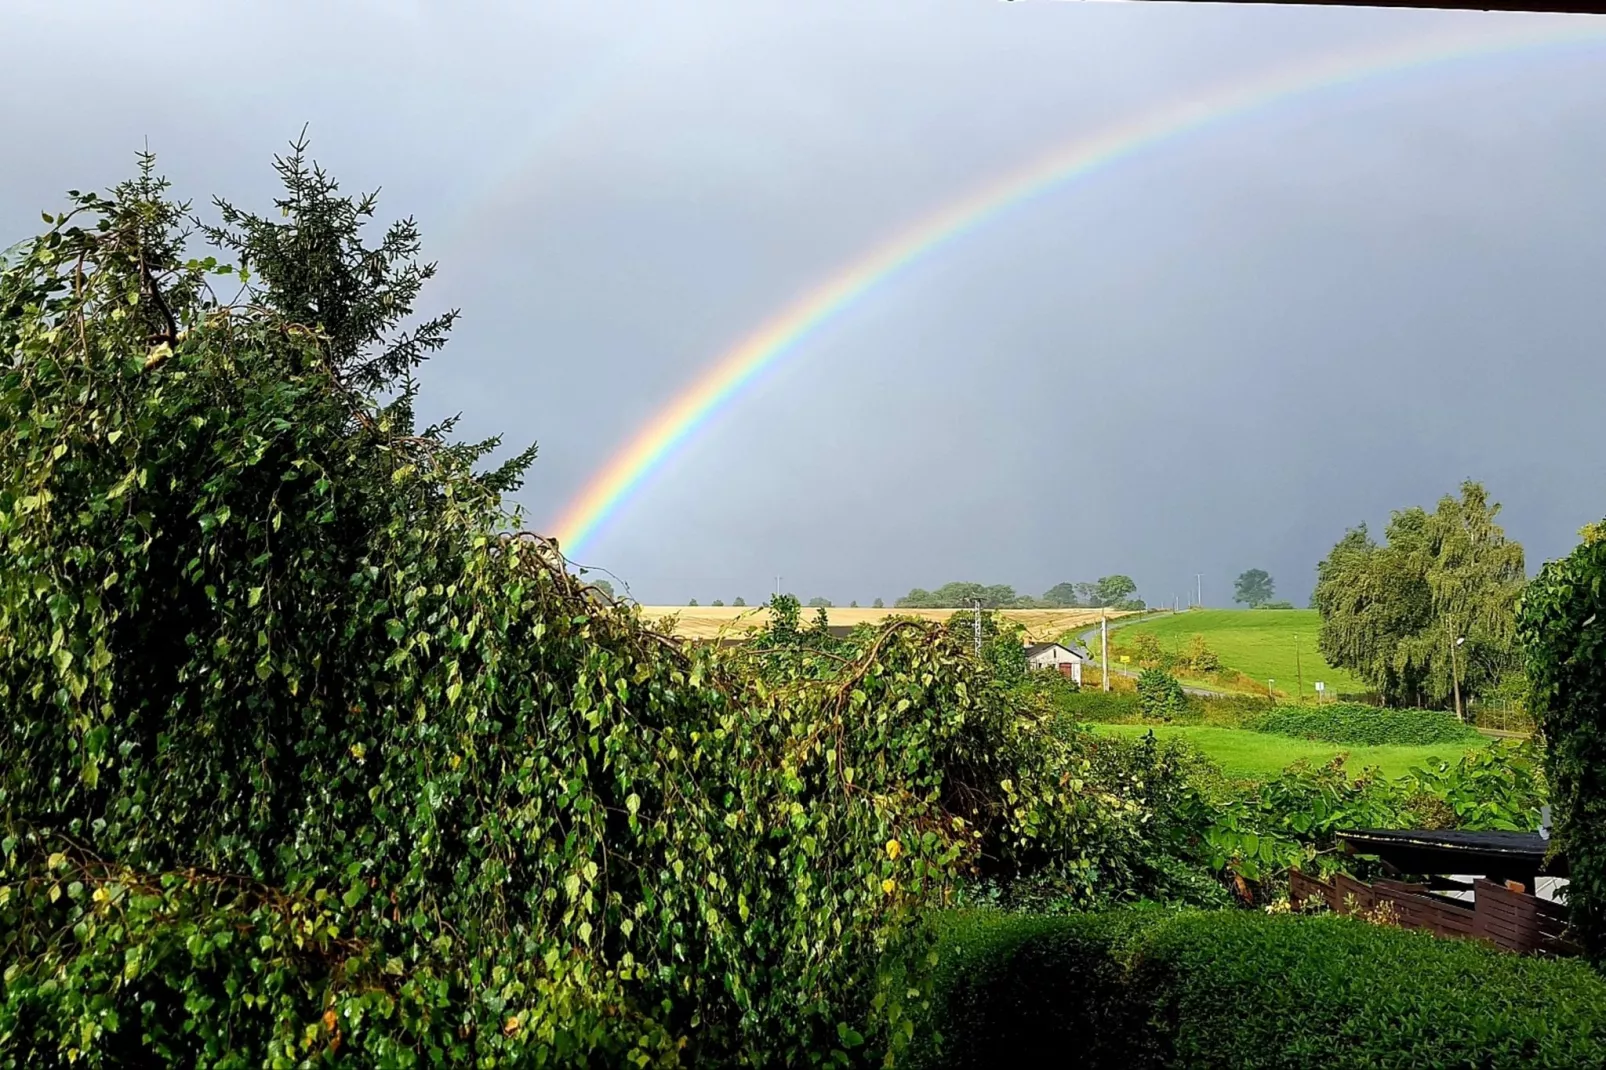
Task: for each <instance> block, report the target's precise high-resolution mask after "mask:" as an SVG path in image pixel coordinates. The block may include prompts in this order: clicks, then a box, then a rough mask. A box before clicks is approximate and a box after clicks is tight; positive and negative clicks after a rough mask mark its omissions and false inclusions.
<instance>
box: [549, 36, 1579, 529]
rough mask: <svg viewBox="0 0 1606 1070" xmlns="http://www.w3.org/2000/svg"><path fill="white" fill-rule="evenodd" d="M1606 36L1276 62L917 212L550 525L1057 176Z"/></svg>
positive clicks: (623, 490)
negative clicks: (1239, 125) (892, 283)
mask: <svg viewBox="0 0 1606 1070" xmlns="http://www.w3.org/2000/svg"><path fill="white" fill-rule="evenodd" d="M1603 41H1606V20H1600V19H1583V20H1577V22H1575V24H1574V25H1571V26H1568V27H1567V28H1565V29H1562V30H1559V31H1557V30H1552V31H1550V32H1547V33H1542V34H1528V35H1523V36H1518V37H1515V38H1514V37H1511V36H1502V37H1498V38H1494V39H1490V38H1489V37H1488V36H1487V35H1485V36H1483V37H1480V38H1478V39H1473V40H1467V39H1465V38H1464V37H1463V38H1460V39H1456V40H1448V41H1447V40H1444V39H1443V38H1435V39H1433V40H1430V41H1428V42H1422V41H1415V42H1412V43H1409V44H1406V45H1402V46H1395V47H1391V48H1386V49H1382V50H1379V51H1375V52H1369V53H1366V54H1363V55H1360V56H1356V55H1346V56H1342V57H1337V58H1334V59H1331V60H1329V61H1327V62H1324V63H1322V64H1320V65H1319V66H1318V67H1316V68H1314V69H1312V68H1311V67H1309V66H1305V67H1302V68H1300V69H1298V70H1288V71H1280V72H1276V73H1274V74H1272V75H1269V76H1263V77H1259V78H1255V79H1253V80H1250V81H1247V82H1244V83H1242V84H1239V85H1235V86H1231V87H1228V88H1226V89H1223V90H1217V91H1215V92H1213V93H1211V94H1209V95H1207V96H1205V97H1202V98H1197V99H1193V100H1188V101H1185V102H1182V103H1180V104H1177V105H1175V106H1171V107H1167V108H1162V109H1159V110H1156V111H1153V112H1150V113H1147V114H1144V115H1140V116H1139V117H1137V118H1136V119H1133V120H1130V121H1128V122H1124V123H1121V124H1120V125H1118V126H1114V127H1112V128H1110V129H1108V130H1106V131H1104V132H1103V133H1100V134H1096V135H1094V136H1092V137H1086V138H1081V139H1078V140H1077V141H1075V142H1073V143H1071V144H1070V145H1067V146H1065V147H1063V148H1061V149H1059V150H1058V151H1056V152H1053V153H1051V154H1049V155H1047V156H1045V157H1043V158H1041V159H1039V160H1037V161H1035V162H1033V163H1032V164H1030V165H1029V166H1027V167H1025V168H1024V169H1022V170H1020V171H1017V172H1015V173H1013V174H1010V175H1007V176H1005V177H1003V178H1001V179H999V180H997V181H994V182H993V183H991V184H990V185H988V186H986V187H984V188H982V189H978V190H976V191H974V192H972V193H970V194H969V195H968V196H965V197H963V198H961V199H959V200H957V201H954V202H952V203H950V204H948V205H946V206H945V207H943V208H941V209H940V210H938V211H937V212H935V213H933V214H931V215H929V216H927V217H926V218H924V219H921V220H919V221H918V222H916V223H915V224H914V225H913V226H911V227H909V228H908V229H907V230H905V231H903V232H902V233H900V234H897V235H895V236H894V237H893V238H892V239H891V240H889V241H886V242H884V243H883V244H881V245H878V246H876V247H874V248H872V249H870V250H869V251H868V252H866V253H865V254H863V255H861V256H859V257H858V258H856V259H854V260H852V261H851V262H849V263H848V264H847V265H846V266H845V267H843V268H842V269H841V270H840V271H838V272H837V273H836V274H835V275H833V276H832V277H830V278H829V279H827V280H826V281H825V282H824V283H823V284H821V285H820V286H818V287H817V288H816V289H814V290H813V291H811V292H809V293H806V294H804V295H803V296H802V297H801V298H799V299H798V300H797V301H795V302H794V303H793V304H791V305H790V306H788V307H786V308H785V309H783V310H782V311H781V312H780V313H779V314H778V315H776V316H774V317H772V318H771V319H769V320H767V321H766V322H765V323H763V324H762V325H761V326H760V327H759V328H758V329H757V330H756V331H754V332H753V333H752V334H750V335H748V336H747V337H746V338H744V339H742V340H741V341H740V342H738V343H737V344H736V345H735V346H734V347H733V348H731V349H730V350H728V351H726V352H725V353H724V354H723V355H722V356H721V357H719V358H718V359H717V360H716V361H715V362H714V363H713V365H712V366H711V367H709V369H708V370H707V371H706V372H704V373H703V374H702V375H701V376H700V377H699V378H698V379H697V380H696V381H695V382H693V383H692V384H691V385H690V386H688V387H687V388H686V389H685V390H683V391H681V393H680V394H678V395H677V396H676V397H675V398H674V399H673V400H671V401H670V402H669V404H668V405H666V406H664V407H663V408H662V409H661V410H659V411H658V412H657V413H656V414H655V415H654V416H653V417H652V419H651V420H649V421H648V422H647V423H646V424H645V425H644V426H642V427H641V428H640V430H638V431H637V432H636V434H635V435H634V437H633V438H631V439H630V441H629V442H628V443H627V444H626V445H625V447H624V448H623V449H621V450H620V451H619V452H618V453H616V454H615V455H614V456H613V457H612V458H611V459H610V460H609V461H608V463H607V465H606V466H605V467H604V468H603V469H602V470H601V471H600V472H598V473H597V474H596V475H595V476H594V477H592V479H591V480H590V481H589V482H588V483H587V484H586V485H585V486H584V487H583V488H582V490H581V491H580V493H579V494H578V495H577V496H576V497H575V498H574V499H573V500H572V501H570V502H569V503H568V505H567V506H566V507H565V508H564V509H563V511H562V513H561V515H560V516H559V517H558V519H557V522H556V523H555V524H554V526H553V533H554V535H555V537H556V538H557V540H558V544H559V546H560V547H561V548H562V550H563V552H564V553H565V555H566V556H568V557H570V558H571V559H572V558H574V557H575V555H577V554H579V553H580V552H581V551H582V550H583V549H584V548H585V546H586V544H587V543H588V542H589V540H590V539H591V538H592V537H593V536H594V535H595V534H596V533H597V531H598V530H599V528H600V527H601V526H602V524H603V523H604V522H605V521H606V520H607V519H608V518H609V517H610V516H613V515H614V514H616V513H617V512H618V511H619V510H620V509H621V508H622V507H623V506H624V505H625V504H626V503H627V502H628V501H629V500H630V497H631V495H632V494H633V493H634V492H635V491H636V490H637V489H639V488H640V487H641V486H642V484H643V483H644V482H645V481H646V480H647V478H648V477H649V476H651V475H652V473H653V472H654V471H655V470H656V469H657V468H658V467H659V466H660V465H662V464H663V462H664V461H665V460H666V459H667V458H668V457H669V456H670V455H671V454H672V453H673V452H674V451H675V450H676V448H677V447H679V446H681V445H683V444H684V443H685V442H686V441H687V439H688V438H690V437H691V436H692V435H693V434H694V433H695V432H696V431H697V430H698V429H699V428H701V427H703V426H706V424H707V423H708V421H709V419H710V418H711V417H712V416H713V415H714V414H716V413H717V412H719V411H720V409H722V408H723V407H724V406H726V405H728V404H729V403H730V402H731V401H732V400H733V399H734V398H736V397H737V396H738V395H739V394H740V393H741V392H742V390H743V388H744V387H746V386H748V385H749V384H751V383H752V382H753V381H754V380H755V379H756V378H757V377H758V376H759V375H760V374H761V373H762V372H763V371H764V370H765V369H766V368H769V367H771V366H772V365H774V364H775V362H776V361H778V360H779V359H780V358H781V357H783V356H785V355H786V354H787V353H790V352H793V351H795V350H796V349H797V348H798V346H799V343H801V342H802V341H803V340H804V339H806V338H807V337H808V336H809V334H810V333H811V332H813V331H814V330H815V329H816V328H818V327H820V326H821V325H822V324H824V323H825V322H827V321H828V320H830V319H832V318H833V317H835V316H837V315H839V314H841V313H842V312H843V311H844V310H845V309H848V308H850V307H852V306H853V305H854V304H856V303H857V302H859V301H861V300H863V299H864V297H865V296H866V295H867V294H869V293H870V292H871V291H872V290H874V289H875V288H876V287H877V286H879V285H880V284H882V283H884V282H886V281H887V280H888V279H890V278H892V277H894V276H895V275H897V274H898V273H899V272H901V271H902V270H903V269H904V268H906V267H908V266H909V265H910V264H911V263H913V262H914V261H916V260H919V259H920V258H921V257H924V256H926V255H928V254H929V253H931V252H933V251H934V250H936V249H937V248H939V247H941V246H945V245H947V244H948V243H950V242H953V241H954V240H956V239H958V238H960V237H962V236H963V235H965V234H967V233H969V232H971V231H973V230H975V229H976V228H978V227H980V226H982V225H983V224H985V223H987V222H988V221H989V220H991V219H993V218H994V217H996V216H997V215H999V214H1000V213H1002V212H1004V211H1006V210H1008V209H1012V208H1015V207H1017V206H1019V205H1022V204H1024V203H1026V202H1028V201H1030V200H1031V199H1032V198H1034V197H1036V196H1038V195H1041V194H1043V193H1045V192H1047V191H1049V190H1051V189H1053V188H1054V187H1057V186H1059V185H1061V184H1063V183H1065V182H1069V181H1071V180H1073V179H1076V178H1081V177H1083V176H1085V175H1088V174H1091V173H1092V172H1094V171H1097V170H1099V169H1100V168H1103V167H1107V166H1109V165H1110V164H1113V163H1116V162H1118V161H1120V160H1124V159H1127V158H1129V157H1131V156H1133V155H1134V154H1136V153H1138V152H1140V151H1141V150H1143V149H1146V148H1149V147H1151V146H1154V145H1156V144H1159V143H1161V142H1164V141H1167V140H1169V139H1171V138H1175V137H1178V136H1180V135H1182V134H1186V133H1190V132H1193V131H1197V130H1200V129H1202V128H1204V127H1207V126H1210V125H1212V124H1215V123H1219V122H1222V121H1224V120H1227V119H1234V118H1240V117H1242V116H1244V115H1247V114H1249V113H1252V112H1256V111H1259V110H1262V109H1264V108H1266V107H1269V106H1270V105H1272V104H1275V103H1280V102H1284V101H1287V100H1289V99H1290V98H1298V97H1304V96H1307V95H1310V94H1314V93H1320V92H1325V91H1329V90H1333V89H1337V88H1340V87H1343V86H1346V85H1353V84H1355V83H1357V82H1361V81H1365V80H1368V79H1372V78H1377V77H1380V76H1384V75H1390V74H1399V73H1404V72H1407V71H1411V70H1415V69H1418V68H1421V67H1425V66H1429V65H1437V64H1443V63H1448V62H1452V61H1464V60H1472V59H1479V58H1483V57H1487V56H1493V55H1497V54H1501V53H1508V52H1513V51H1523V50H1530V49H1536V48H1546V47H1552V46H1557V45H1566V44H1579V43H1585V44H1593V43H1600V42H1603Z"/></svg>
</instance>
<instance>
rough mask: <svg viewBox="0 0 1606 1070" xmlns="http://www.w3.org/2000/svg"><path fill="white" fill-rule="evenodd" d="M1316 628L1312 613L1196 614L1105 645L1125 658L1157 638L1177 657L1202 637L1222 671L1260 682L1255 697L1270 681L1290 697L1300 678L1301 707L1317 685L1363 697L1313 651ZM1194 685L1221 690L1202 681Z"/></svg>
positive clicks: (1153, 623) (1142, 627) (1117, 633)
mask: <svg viewBox="0 0 1606 1070" xmlns="http://www.w3.org/2000/svg"><path fill="white" fill-rule="evenodd" d="M1320 628H1321V616H1320V615H1319V614H1318V613H1317V612H1316V611H1315V610H1314V609H1201V610H1195V611H1191V612H1185V613H1177V614H1173V615H1170V616H1164V617H1156V618H1154V619H1153V620H1146V621H1143V622H1141V623H1137V624H1130V625H1126V626H1123V627H1119V628H1116V629H1115V630H1113V631H1112V632H1111V633H1110V642H1111V644H1112V646H1113V647H1114V648H1116V649H1118V650H1122V651H1123V652H1126V651H1127V650H1128V648H1129V647H1130V645H1131V642H1132V637H1133V636H1134V635H1136V634H1138V633H1139V632H1148V633H1150V634H1152V635H1155V636H1158V637H1159V639H1160V646H1161V647H1162V648H1163V649H1165V650H1168V651H1172V652H1176V651H1180V650H1182V649H1183V648H1184V647H1185V646H1186V645H1187V642H1188V639H1189V637H1190V636H1193V635H1202V636H1204V637H1205V642H1206V643H1207V644H1209V646H1210V649H1211V650H1214V651H1215V652H1216V655H1217V656H1218V657H1219V658H1220V659H1221V664H1222V665H1223V666H1225V667H1226V668H1229V669H1236V670H1238V671H1239V672H1241V673H1244V674H1245V675H1247V676H1251V677H1253V678H1254V679H1255V680H1257V681H1260V682H1261V689H1260V690H1259V693H1262V694H1263V693H1264V690H1263V688H1264V682H1265V681H1266V680H1268V679H1271V680H1276V681H1277V684H1276V688H1277V690H1278V691H1279V692H1281V693H1283V694H1286V695H1288V696H1289V697H1294V694H1295V691H1296V690H1297V684H1298V680H1299V677H1300V675H1301V673H1302V674H1303V676H1304V697H1305V699H1306V701H1309V700H1311V699H1312V698H1314V696H1315V684H1316V681H1317V680H1321V681H1322V682H1323V683H1325V684H1326V685H1327V692H1326V693H1327V695H1329V696H1332V695H1335V694H1359V693H1361V692H1363V691H1365V690H1366V685H1365V684H1363V683H1361V681H1360V680H1359V679H1357V678H1356V677H1355V676H1353V675H1352V674H1350V673H1349V672H1348V671H1346V670H1343V669H1335V668H1333V667H1332V666H1331V665H1328V664H1327V662H1325V661H1323V660H1322V655H1321V652H1320V651H1319V650H1318V649H1317V648H1316V633H1317V631H1318V630H1319V629H1320ZM1296 637H1297V640H1296ZM1296 649H1297V650H1298V654H1299V657H1298V664H1297V665H1296V663H1295V656H1294V655H1295V650H1296ZM1183 682H1184V683H1190V682H1194V681H1189V680H1186V679H1184V681H1183ZM1197 683H1198V684H1199V686H1202V687H1219V686H1220V685H1218V684H1212V683H1210V682H1209V681H1205V680H1201V681H1197Z"/></svg>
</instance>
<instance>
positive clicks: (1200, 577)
mask: <svg viewBox="0 0 1606 1070" xmlns="http://www.w3.org/2000/svg"><path fill="white" fill-rule="evenodd" d="M1194 578H1195V579H1196V580H1197V581H1198V583H1199V591H1198V594H1197V595H1196V596H1195V597H1194V600H1193V604H1194V605H1196V606H1198V607H1199V608H1200V609H1203V608H1204V573H1203V572H1195V573H1194Z"/></svg>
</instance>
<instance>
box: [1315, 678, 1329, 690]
mask: <svg viewBox="0 0 1606 1070" xmlns="http://www.w3.org/2000/svg"><path fill="white" fill-rule="evenodd" d="M1316 690H1318V691H1326V690H1327V685H1326V684H1324V683H1322V682H1321V681H1320V680H1317V681H1316Z"/></svg>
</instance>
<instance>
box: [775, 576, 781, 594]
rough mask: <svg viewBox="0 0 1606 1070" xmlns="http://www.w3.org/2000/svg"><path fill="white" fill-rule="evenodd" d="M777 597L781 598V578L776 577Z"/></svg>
mask: <svg viewBox="0 0 1606 1070" xmlns="http://www.w3.org/2000/svg"><path fill="white" fill-rule="evenodd" d="M775 597H776V598H779V597H781V577H780V576H776V577H775Z"/></svg>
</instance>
